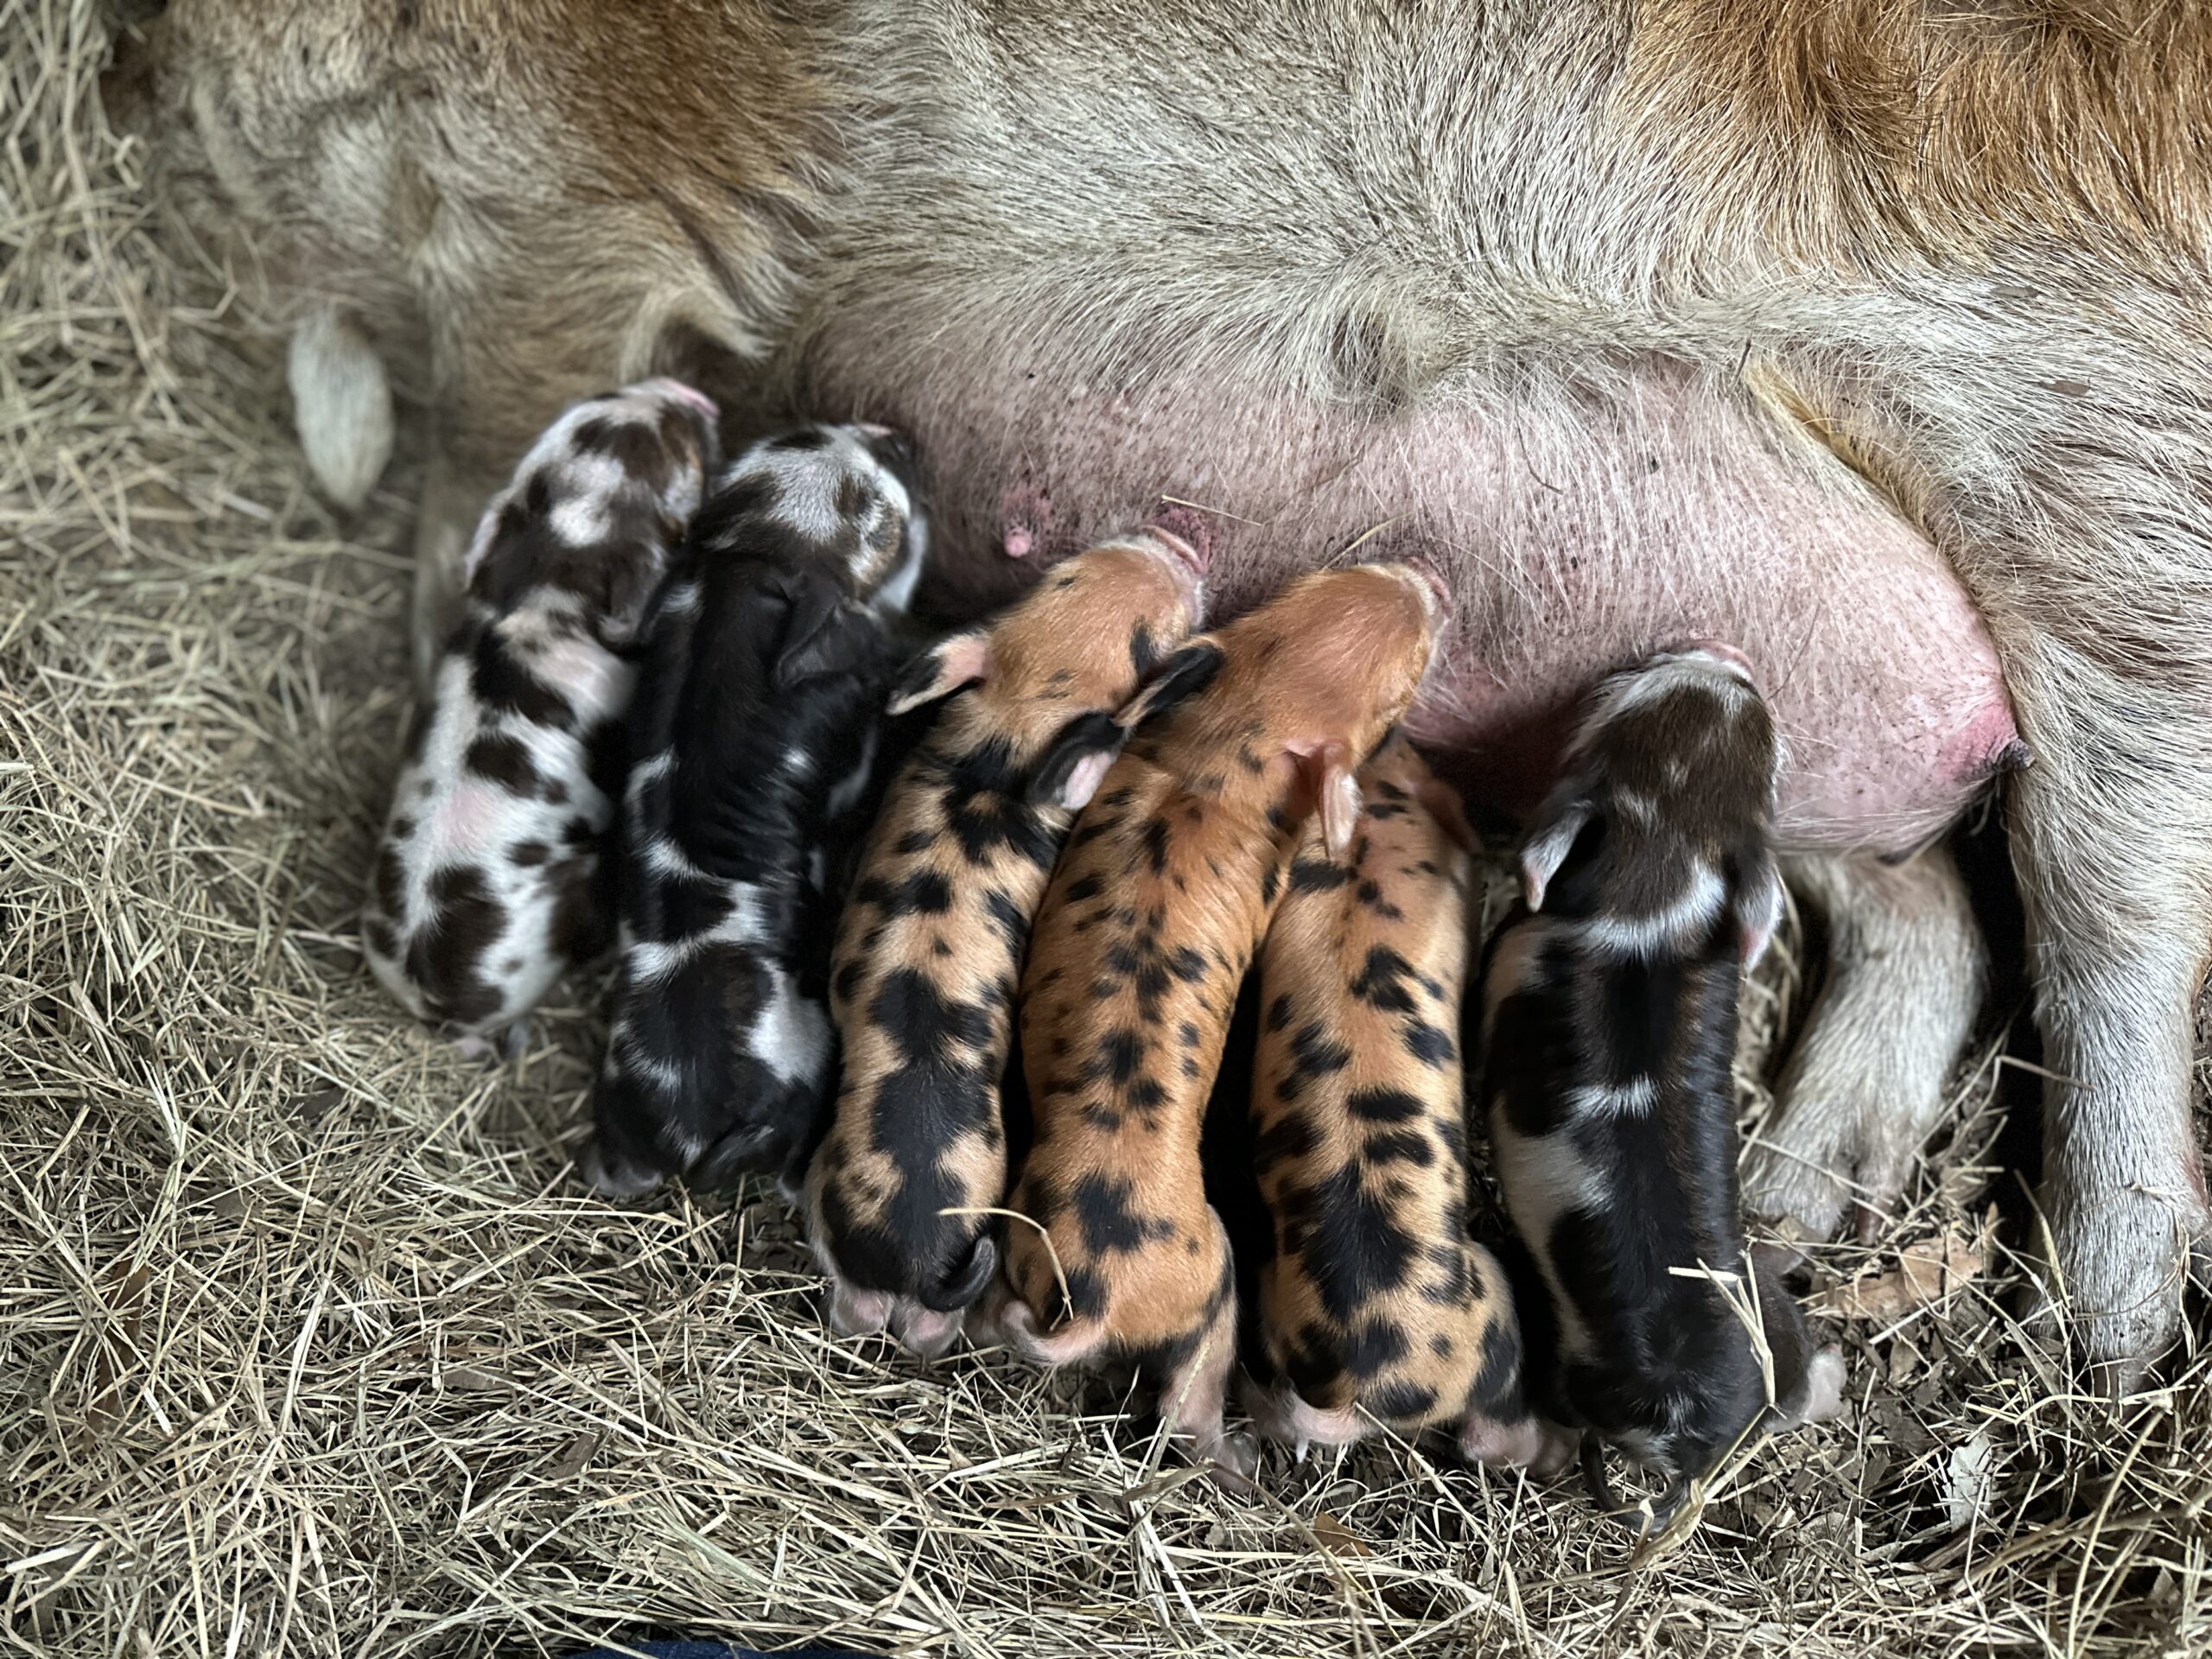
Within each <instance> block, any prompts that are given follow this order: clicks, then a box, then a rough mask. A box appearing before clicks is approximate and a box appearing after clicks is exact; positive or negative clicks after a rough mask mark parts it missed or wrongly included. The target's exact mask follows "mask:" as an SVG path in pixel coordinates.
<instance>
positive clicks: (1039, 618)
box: [806, 529, 1202, 1355]
mask: <svg viewBox="0 0 2212 1659" xmlns="http://www.w3.org/2000/svg"><path fill="white" fill-rule="evenodd" d="M1201 569H1202V566H1201V562H1200V558H1199V556H1198V553H1197V552H1196V551H1195V550H1193V549H1192V545H1191V544H1190V543H1188V542H1185V541H1184V540H1183V539H1181V538H1180V537H1176V536H1173V535H1172V534H1169V533H1166V532H1164V531H1156V530H1152V529H1147V530H1141V531H1136V532H1135V533H1134V534H1132V535H1130V536H1128V537H1120V538H1117V539H1116V540H1114V541H1111V542H1108V543H1103V544H1102V545H1100V546H1097V547H1094V548H1092V549H1091V550H1089V551H1088V552H1085V553H1082V554H1079V555H1077V556H1076V557H1074V558H1073V559H1071V560H1069V561H1067V562H1066V563H1064V564H1062V565H1060V566H1058V568H1057V569H1054V570H1052V572H1051V573H1050V574H1048V575H1046V577H1045V579H1044V581H1043V582H1041V583H1040V584H1039V586H1038V587H1037V588H1034V589H1033V590H1032V591H1031V592H1030V594H1028V595H1027V597H1026V598H1024V599H1023V600H1021V601H1020V602H1019V603H1017V604H1016V605H1015V606H1014V607H1013V608H1012V609H1010V610H1008V611H1007V613H1005V614H1003V615H1002V616H1001V617H999V618H998V619H997V620H995V621H994V622H992V623H991V624H989V625H988V626H985V627H982V628H978V629H976V630H974V631H973V632H967V633H960V634H955V635H954V636H952V637H951V638H950V639H945V640H944V641H942V642H940V643H939V644H938V645H936V646H934V647H933V648H931V650H930V651H928V652H925V653H923V655H922V656H921V657H920V658H918V659H917V660H916V662H915V664H914V665H913V667H912V669H911V670H910V671H909V672H908V674H907V677H906V680H905V681H904V682H903V683H901V684H900V686H899V688H898V690H897V692H896V694H895V695H894V696H893V701H892V704H891V712H892V713H893V714H894V715H896V714H900V713H903V712H904V711H906V709H912V708H914V707H917V706H918V705H919V704H921V703H924V702H928V701H931V699H934V698H938V697H946V696H953V694H954V693H956V692H957V693H959V695H958V696H957V697H954V699H953V701H952V702H950V704H949V705H948V706H947V707H946V708H945V709H944V712H943V713H942V714H941V715H939V716H938V720H937V722H936V724H935V725H934V726H933V727H932V728H931V730H930V732H929V734H928V735H927V736H926V737H925V738H924V739H923V740H922V741H921V743H920V744H919V746H918V747H917V749H916V750H915V752H914V753H913V754H912V756H911V757H910V758H909V759H908V760H907V762H906V766H905V767H904V768H903V769H902V770H901V772H900V773H899V777H898V779H897V780H896V781H895V782H894V783H893V785H892V786H891V790H890V792H889V794H888V796H887V798H886V800H885V804H884V808H883V810H882V813H881V815H880V817H878V819H877V820H876V826H875V829H874V833H873V834H872V836H870V838H869V841H868V849H867V851H866V853H865V854H864V855H862V860H861V874H860V880H858V882H857V883H856V884H855V887H854V889H853V893H852V896H851V898H850V899H849V901H848V903H847V906H846V908H845V913H844V919H843V921H842V925H841V927H840V930H839V936H838V940H837V949H836V959H835V963H834V965H833V969H832V972H831V976H830V1012H831V1014H833V1016H834V1017H835V1018H836V1023H837V1030H838V1034H839V1036H840V1038H841V1039H842V1046H843V1050H844V1080H843V1084H842V1089H841V1091H840V1093H839V1096H838V1099H837V1113H836V1122H835V1123H834V1124H833V1125H832V1127H831V1128H830V1130H829V1136H828V1138H827V1139H826V1140H825V1141H823V1145H822V1147H821V1150H820V1151H819V1152H818V1153H817V1154H816V1156H815V1160H814V1163H813V1166H812V1167H811V1169H810V1171H809V1172H808V1179H807V1186H806V1202H807V1217H808V1224H809V1232H810V1236H811V1237H812V1239H813V1242H814V1249H815V1253H816V1255H817V1256H818V1257H819V1258H820V1260H821V1262H822V1265H823V1268H824V1269H825V1270H826V1271H827V1273H828V1274H829V1282H830V1287H831V1291H830V1303H829V1321H830V1324H831V1325H833V1326H834V1327H835V1328H836V1330H838V1331H840V1332H845V1333H848V1334H849V1333H852V1332H861V1331H878V1330H881V1329H882V1328H883V1327H884V1326H885V1325H889V1326H890V1328H891V1329H892V1331H893V1332H894V1333H895V1334H896V1335H897V1336H898V1338H899V1341H900V1342H902V1343H904V1344H906V1346H907V1347H908V1348H911V1349H912V1350H914V1351H917V1352H918V1353H923V1354H932V1355H933V1354H937V1353H940V1352H942V1351H944V1348H945V1347H946V1346H948V1345H949V1344H950V1343H951V1341H952V1339H953V1338H954V1337H955V1336H957V1334H958V1332H959V1331H960V1326H961V1321H962V1313H963V1310H964V1309H965V1308H966V1307H967V1306H968V1305H969V1303H971V1302H973V1301H974V1300H976V1297H977V1296H978V1295H979V1294H981V1293H982V1289H983V1287H984V1286H985V1285H986V1284H987V1283H988V1282H989V1281H990V1277H991V1274H993V1272H994V1271H995V1269H996V1268H997V1266H998V1248H997V1245H996V1243H995V1240H994V1238H993V1222H992V1217H990V1216H989V1215H988V1213H986V1211H988V1210H989V1209H991V1208H993V1207H995V1206H996V1205H998V1204H999V1202H1000V1200H1001V1198H1003V1197H1004V1196H1005V1192H1006V1166H1007V1143H1006V1135H1005V1131H1004V1126H1003V1125H1002V1124H1001V1122H1000V1102H999V1084H1000V1079H1001V1076H1002V1075H1003V1074H1004V1072H1005V1070H1006V1064H1007V1052H1008V1050H1009V1048H1010V1047H1011V1046H1012V1043H1013V1026H1014V1008H1013V1002H1014V986H1015V984H1016V982H1017V981H1018V980H1019V978H1020V972H1021V959H1022V955H1023V952H1024V951H1025V950H1027V947H1028V944H1029V925H1030V921H1031V919H1032V918H1033V917H1034V916H1035V914H1036V912H1037V906H1038V903H1039V900H1040V899H1043V897H1044V893H1045V884H1046V879H1047V878H1048V877H1049V876H1050V875H1051V874H1052V862H1053V860H1054V859H1055V858H1057V857H1058V855H1059V850H1060V843H1061V842H1063V841H1065V839H1066V837H1067V832H1068V825H1069V823H1070V821H1071V818H1072V817H1073V814H1074V812H1075V810H1077V809H1079V808H1081V807H1082V806H1083V805H1084V804H1085V803H1087V802H1088V801H1089V800H1090V797H1091V794H1092V792H1093V791H1095V790H1096V788H1097V786H1098V782H1099V779H1101V778H1102V777H1103V776H1104V774H1105V772H1106V769H1107V767H1108V766H1110V765H1111V764H1112V762H1113V760H1114V758H1115V757H1116V755H1117V754H1119V753H1121V749H1122V742H1123V741H1124V739H1125V738H1126V737H1127V735H1128V733H1127V729H1126V728H1124V727H1122V726H1120V725H1118V724H1116V721H1115V719H1114V716H1115V715H1116V712H1117V711H1118V710H1119V709H1121V708H1122V705H1123V704H1125V703H1127V702H1128V701H1129V699H1130V697H1131V696H1134V695H1135V692H1136V690H1137V688H1138V685H1139V683H1141V680H1142V679H1143V678H1144V677H1145V676H1146V675H1147V674H1148V673H1150V672H1151V671H1153V670H1154V668H1155V667H1156V666H1157V664H1158V661H1159V658H1160V656H1161V655H1162V654H1163V653H1165V652H1168V651H1172V650H1173V649H1174V648H1175V647H1176V646H1178V645H1181V644H1182V642H1183V641H1184V640H1185V639H1186V638H1187V637H1188V636H1189V635H1190V633H1191V631H1192V629H1193V628H1195V627H1196V626H1198V622H1199V620H1200V617H1199V610H1200V605H1201V598H1200V581H1199V577H1200V571H1201Z"/></svg>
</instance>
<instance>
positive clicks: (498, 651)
mask: <svg viewBox="0 0 2212 1659" xmlns="http://www.w3.org/2000/svg"><path fill="white" fill-rule="evenodd" d="M714 461H715V405H714V404H712V403H710V402H709V400H708V399H707V398H706V397H703V396H702V395H701V394H700V393H698V392H696V391H692V390H691V388H690V387H689V386H685V385H679V384H677V382H675V381H673V380H646V381H642V382H640V383H639V384H638V385H632V386H629V387H626V388H625V389H624V390H622V391H616V392H609V393H607V394H606V395H605V396H603V397H594V398H592V399H590V400H589V401H588V402H585V403H581V404H576V405H575V406H574V407H573V408H571V409H569V410H568V411H567V412H566V413H565V414H563V416H561V418H560V419H559V420H557V421H556V422H555V423H553V425H552V426H551V427H550V428H549V429H547V430H546V431H545V433H544V434H543V435H542V436H540V437H539V438H538V440H537V443H536V444H535V445H534V446H532V448H531V451H530V453H529V454H527V455H525V456H524V458H523V461H522V464H521V465H520V466H519V467H517V468H516V471H515V474H514V479H513V481H512V483H511V484H510V485H509V486H507V487H506V488H505V490H503V491H502V492H501V493H499V495H497V496H496V497H494V498H493V501H492V504H491V505H490V506H488V507H486V509H485V512H484V517H483V518H482V521H481V522H480V524H478V526H477V530H476V536H475V539H474V541H473V542H472V543H470V544H469V548H468V553H467V584H468V586H467V595H466V605H467V611H466V614H465V616H464V618H463V620H462V621H461V624H460V626H458V627H457V628H456V629H455V630H454V633H453V635H452V637H451V638H450V639H448V640H447V642H446V646H445V653H444V655H443V657H442V658H441V659H440V661H439V663H438V666H437V671H436V675H435V689H434V691H433V693H432V696H431V701H430V705H429V709H428V710H427V711H426V712H425V714H424V715H423V717H422V719H421V720H420V721H419V722H418V723H417V725H416V729H415V733H414V735H413V737H412V738H411V740H410V747H409V750H408V755H407V760H406V763H405V765H404V766H403V767H402V768H401V771H400V774H399V781H398V784H397V787H396V788H395V790H394V791H393V796H392V804H391V814H390V816H389V817H388V818H387V819H386V820H385V829H384V840H383V844H382V846H381V847H380V848H379V849H378V853H377V863H376V873H375V878H374V881H373V884H372V892H371V894H370V899H369V903H368V906H367V909H366V912H365V914H364V916H363V918H362V922H361V942H362V945H363V947H364V949H365V952H366V955H367V957H368V961H369V967H370V969H371V971H372V972H373V973H374V974H375V975H376V976H377V979H378V982H380V983H381V984H383V986H384V987H385V989H387V990H389V991H390V992H391V994H392V995H394V996H396V997H397V998H398V999H399V1001H400V1002H401V1003H402V1004H403V1005H404V1006H405V1007H406V1008H407V1010H408V1012H409V1013H410V1014H414V1015H415V1016H416V1018H417V1019H419V1020H429V1021H430V1022H432V1023H434V1024H435V1025H437V1026H438V1027H441V1028H442V1029H444V1030H446V1031H448V1032H451V1033H454V1034H456V1035H458V1036H460V1037H461V1039H462V1040H463V1044H464V1046H466V1047H467V1048H468V1049H469V1050H471V1052H484V1053H487V1054H488V1053H490V1052H495V1051H496V1049H497V1048H498V1047H499V1046H505V1047H506V1048H507V1049H508V1050H509V1051H510V1052H512V1050H513V1049H514V1048H515V1047H516V1046H518V1044H519V1042H520V1039H521V1038H522V1036H523V1033H524V1029H525V1026H524V1021H525V1020H526V1018H527V1016H528V1015H529V1013H530V1011H531V1008H532V1007H535V1006H536V1005H537V1001H538V1000H539V999H540V998H541V997H543V995H545V993H546V992H547V991H548V990H549V989H550V988H551V987H552V984H553V982H554V981H555V980H556V979H557V978H559V977H560V975H561V973H562V971H563V969H565V968H567V967H568V966H569V964H570V963H576V962H582V961H586V960H588V959H590V958H591V957H595V956H598V955H599V954H600V953H601V951H603V950H605V949H606V948H607V945H608V944H610V943H612V938H613V916H612V911H613V902H612V893H611V892H610V891H609V887H610V885H611V884H610V883H609V882H608V881H607V880H605V879H604V874H603V868H604V867H603V866H602V861H601V836H602V835H603V834H604V833H605V831H606V830H607V828H608V826H609V824H610V823H612V821H613V817H614V807H615V802H616V800H617V799H618V798H620V794H621V788H622V784H621V778H622V764H623V754H622V741H621V740H622V721H623V717H624V715H625V712H626V709H627V708H628V706H629V702H630V697H631V692H632V683H633V682H634V679H635V671H634V670H633V669H632V666H631V664H630V662H629V660H628V658H627V655H626V652H627V649H628V647H629V646H630V645H631V643H632V638H633V636H634V635H635V633H636V631H637V626H638V621H639V617H640V615H641V614H642V613H644V611H645V606H646V603H647V601H649V600H650V599H651V597H652V593H653V590H654V588H656V586H658V583H659V582H660V580H661V576H662V573H663V572H664V569H665V568H666V566H667V563H668V560H669V556H670V554H671V550H672V549H673V547H674V544H675V543H676V540H677V537H680V536H681V535H682V534H683V526H684V524H685V523H686V522H687V521H688V520H689V519H690V517H691V515H692V513H693V512H695V511H696V509H697V507H698V505H699V498H700V495H701V493H702V490H703V487H704V484H705V479H706V474H707V470H708V469H709V467H712V466H713V464H714Z"/></svg>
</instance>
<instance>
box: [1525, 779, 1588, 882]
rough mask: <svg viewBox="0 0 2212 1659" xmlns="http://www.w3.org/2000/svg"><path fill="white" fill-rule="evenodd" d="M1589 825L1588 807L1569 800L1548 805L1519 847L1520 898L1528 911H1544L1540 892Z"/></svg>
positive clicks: (1556, 872)
mask: <svg viewBox="0 0 2212 1659" xmlns="http://www.w3.org/2000/svg"><path fill="white" fill-rule="evenodd" d="M1589 822H1590V803H1589V802H1588V801H1586V800H1580V799H1573V798H1569V799H1567V800H1565V801H1555V802H1553V803H1551V804H1549V805H1548V809H1547V810H1546V811H1545V813H1544V815H1543V817H1542V818H1541V821H1540V822H1539V823H1538V824H1537V827H1536V829H1535V833H1534V834H1532V835H1531V836H1529V839H1528V840H1527V841H1525V842H1522V846H1521V896H1522V898H1523V899H1526V900H1528V904H1529V909H1531V910H1541V909H1542V908H1543V907H1544V889H1545V888H1547V887H1549V886H1551V882H1552V877H1554V876H1555V875H1557V874H1559V867H1560V865H1562V864H1564V863H1566V862H1567V853H1568V852H1569V851H1570V850H1571V849H1573V846H1574V838H1575V837H1576V836H1579V835H1580V834H1581V833H1582V828H1583V826H1584V825H1585V824H1586V823H1589Z"/></svg>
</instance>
